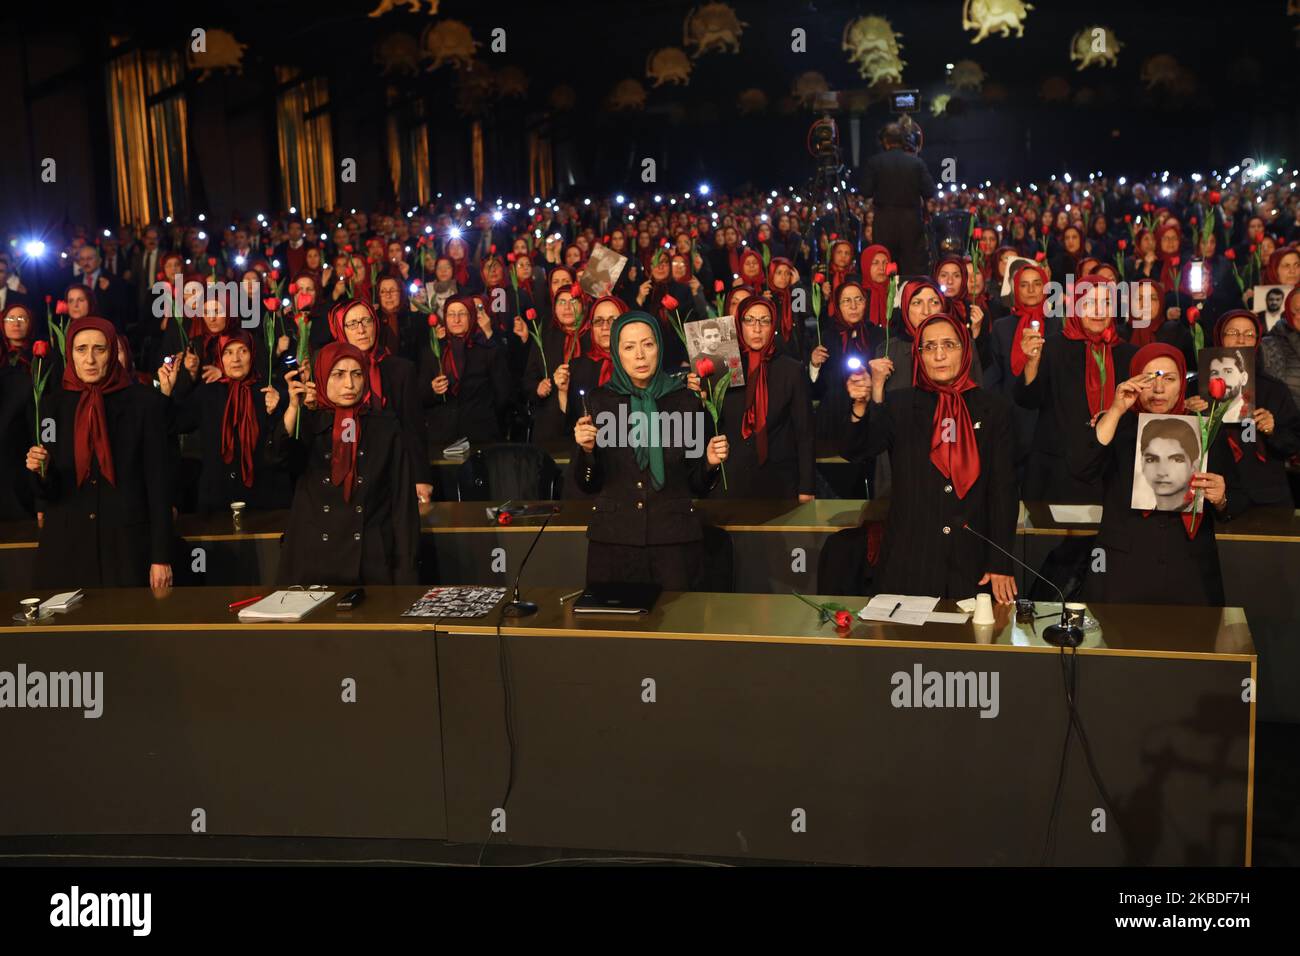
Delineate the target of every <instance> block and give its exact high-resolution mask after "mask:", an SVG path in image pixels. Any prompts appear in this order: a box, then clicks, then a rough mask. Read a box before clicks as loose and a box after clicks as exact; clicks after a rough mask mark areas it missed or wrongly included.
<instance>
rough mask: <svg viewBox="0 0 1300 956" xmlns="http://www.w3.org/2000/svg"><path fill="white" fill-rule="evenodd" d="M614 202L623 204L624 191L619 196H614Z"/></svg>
mask: <svg viewBox="0 0 1300 956" xmlns="http://www.w3.org/2000/svg"><path fill="white" fill-rule="evenodd" d="M614 202H616V203H618V204H619V205H620V206H621V205H623V202H624V200H623V194H622V193H619V194H618V195H617V196H615V197H614Z"/></svg>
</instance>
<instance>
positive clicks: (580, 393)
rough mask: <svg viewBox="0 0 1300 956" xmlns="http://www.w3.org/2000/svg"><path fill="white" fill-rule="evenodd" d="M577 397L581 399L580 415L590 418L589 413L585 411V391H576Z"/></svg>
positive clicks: (582, 389) (583, 389)
mask: <svg viewBox="0 0 1300 956" xmlns="http://www.w3.org/2000/svg"><path fill="white" fill-rule="evenodd" d="M578 397H579V398H580V399H582V414H583V415H585V416H587V417H590V416H591V413H590V412H589V411H587V390H586V389H585V388H580V389H578Z"/></svg>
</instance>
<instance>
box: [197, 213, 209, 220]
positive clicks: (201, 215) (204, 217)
mask: <svg viewBox="0 0 1300 956" xmlns="http://www.w3.org/2000/svg"><path fill="white" fill-rule="evenodd" d="M206 218H207V217H206V216H204V215H203V213H199V222H203V221H204V220H205V219H206Z"/></svg>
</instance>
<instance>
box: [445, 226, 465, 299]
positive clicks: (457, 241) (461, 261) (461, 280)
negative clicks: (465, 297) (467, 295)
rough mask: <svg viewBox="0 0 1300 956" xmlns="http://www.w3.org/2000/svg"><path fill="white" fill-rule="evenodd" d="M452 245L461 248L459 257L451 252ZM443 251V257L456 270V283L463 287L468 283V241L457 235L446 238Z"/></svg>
mask: <svg viewBox="0 0 1300 956" xmlns="http://www.w3.org/2000/svg"><path fill="white" fill-rule="evenodd" d="M452 246H457V248H459V249H460V250H461V253H462V255H461V256H460V257H459V258H457V257H456V256H453V255H452V254H451V247H452ZM445 252H446V256H445V258H447V259H449V260H450V261H451V264H452V266H453V267H454V268H455V270H456V285H457V286H459V287H460V288H462V289H463V288H465V287H466V286H467V285H469V243H467V242H466V241H465V240H464V239H462V238H460V237H459V236H456V237H455V238H453V239H448V240H447V246H446V249H445Z"/></svg>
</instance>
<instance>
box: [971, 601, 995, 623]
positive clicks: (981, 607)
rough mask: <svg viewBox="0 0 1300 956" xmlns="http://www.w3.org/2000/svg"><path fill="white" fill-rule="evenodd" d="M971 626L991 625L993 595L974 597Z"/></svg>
mask: <svg viewBox="0 0 1300 956" xmlns="http://www.w3.org/2000/svg"><path fill="white" fill-rule="evenodd" d="M971 623H972V624H992V623H993V595H991V594H977V595H975V614H974V615H973V616H972V617H971Z"/></svg>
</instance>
